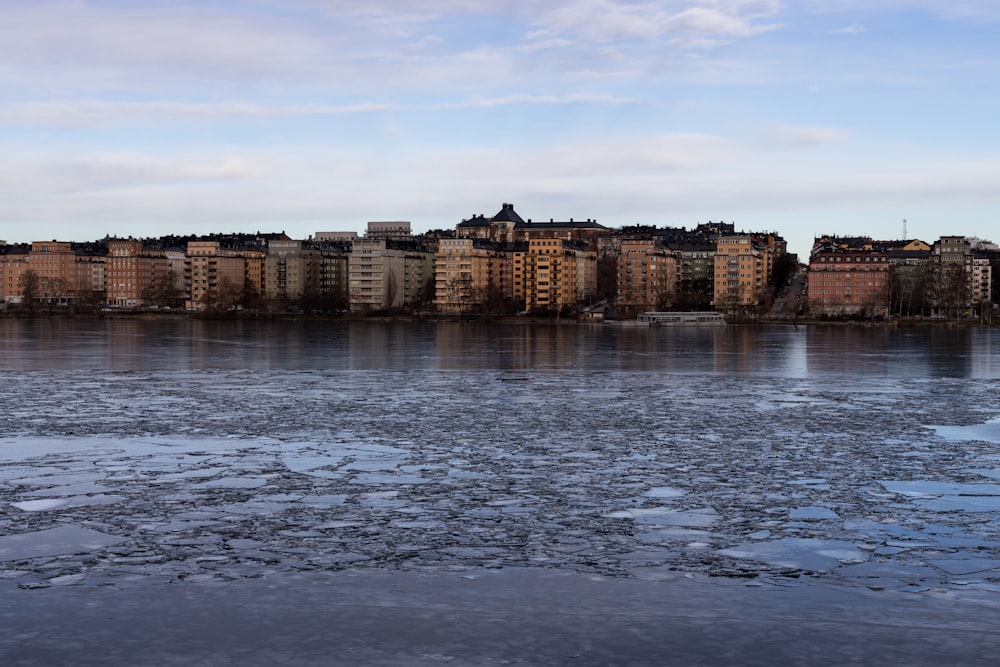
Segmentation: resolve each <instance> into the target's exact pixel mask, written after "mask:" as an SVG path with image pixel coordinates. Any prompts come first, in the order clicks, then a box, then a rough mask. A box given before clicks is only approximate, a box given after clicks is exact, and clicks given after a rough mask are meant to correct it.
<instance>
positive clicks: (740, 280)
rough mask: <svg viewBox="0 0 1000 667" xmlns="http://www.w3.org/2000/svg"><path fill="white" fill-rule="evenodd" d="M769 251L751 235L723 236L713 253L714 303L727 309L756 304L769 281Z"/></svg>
mask: <svg viewBox="0 0 1000 667" xmlns="http://www.w3.org/2000/svg"><path fill="white" fill-rule="evenodd" d="M767 263H768V258H767V251H766V250H765V249H762V248H761V247H760V246H759V245H758V244H757V243H755V242H754V239H753V238H752V237H751V236H750V235H749V234H746V235H739V236H723V237H721V238H719V240H718V241H717V242H716V249H715V255H714V257H713V264H714V266H713V269H714V279H715V290H714V299H713V302H712V303H713V305H714V306H715V308H716V309H717V310H721V311H725V312H738V311H746V310H747V309H752V308H756V307H757V306H758V305H759V304H760V301H761V296H762V295H763V292H764V286H765V285H766V284H767V279H766V273H765V271H766V268H767Z"/></svg>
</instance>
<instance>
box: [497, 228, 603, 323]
mask: <svg viewBox="0 0 1000 667" xmlns="http://www.w3.org/2000/svg"><path fill="white" fill-rule="evenodd" d="M513 263H514V269H513V277H514V299H515V301H517V302H522V301H523V303H524V310H525V311H526V312H528V313H532V312H559V311H561V310H562V309H564V308H574V307H576V306H579V305H583V304H587V303H589V302H590V301H592V300H593V299H594V297H595V295H596V294H597V251H596V250H594V249H591V248H590V246H589V244H587V243H586V242H572V241H567V240H564V239H551V238H540V239H531V240H529V241H528V243H527V248H525V249H521V250H518V251H515V252H514V262H513Z"/></svg>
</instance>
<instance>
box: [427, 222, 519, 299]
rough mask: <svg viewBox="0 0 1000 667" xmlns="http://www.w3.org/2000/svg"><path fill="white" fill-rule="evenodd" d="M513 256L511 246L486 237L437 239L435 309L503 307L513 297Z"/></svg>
mask: <svg viewBox="0 0 1000 667" xmlns="http://www.w3.org/2000/svg"><path fill="white" fill-rule="evenodd" d="M512 256H513V252H512V250H505V249H504V246H503V245H501V244H499V243H495V242H493V241H488V240H486V239H480V238H459V239H440V240H439V241H438V249H437V252H436V253H435V255H434V307H435V309H436V310H437V311H438V312H440V313H472V312H477V311H481V310H502V309H503V307H504V304H505V302H509V301H511V300H513V262H512V258H513V257H512Z"/></svg>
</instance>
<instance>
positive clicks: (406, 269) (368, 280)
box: [348, 238, 434, 313]
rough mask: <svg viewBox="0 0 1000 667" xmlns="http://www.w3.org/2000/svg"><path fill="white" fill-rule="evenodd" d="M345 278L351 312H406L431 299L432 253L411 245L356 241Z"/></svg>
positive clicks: (410, 242) (379, 240)
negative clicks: (347, 275) (396, 310)
mask: <svg viewBox="0 0 1000 667" xmlns="http://www.w3.org/2000/svg"><path fill="white" fill-rule="evenodd" d="M348 274H349V281H348V282H349V284H348V300H349V302H350V309H351V311H352V312H360V313H367V312H374V311H380V310H391V309H395V308H406V307H412V306H415V305H418V304H420V303H422V302H423V301H425V300H431V299H433V296H431V295H430V292H431V291H432V290H433V283H434V253H433V252H430V251H428V250H425V249H424V247H423V246H422V245H420V244H419V243H416V242H414V241H398V240H392V239H368V238H364V239H356V240H355V241H354V242H353V243H352V244H351V254H350V258H349V260H348ZM429 296H430V299H428V297H429Z"/></svg>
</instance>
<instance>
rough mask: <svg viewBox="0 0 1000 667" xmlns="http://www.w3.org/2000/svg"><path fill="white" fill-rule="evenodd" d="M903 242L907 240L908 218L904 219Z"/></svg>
mask: <svg viewBox="0 0 1000 667" xmlns="http://www.w3.org/2000/svg"><path fill="white" fill-rule="evenodd" d="M903 240H904V241H905V240H907V236H906V218H903Z"/></svg>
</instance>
